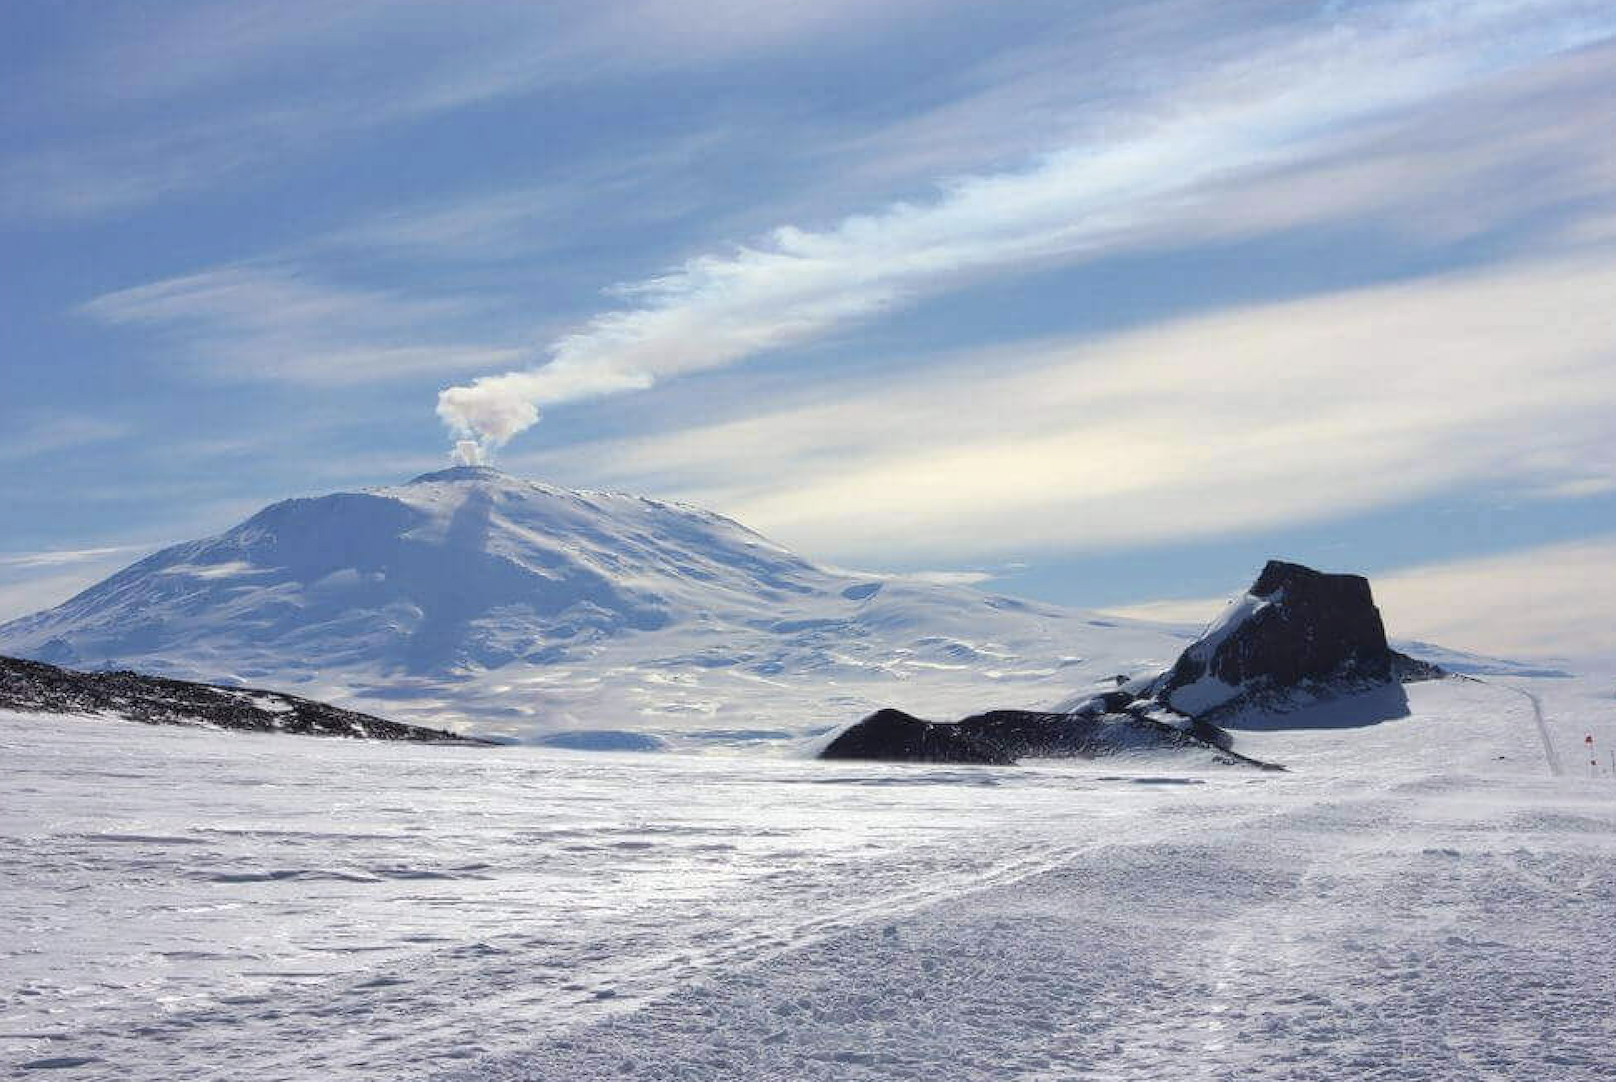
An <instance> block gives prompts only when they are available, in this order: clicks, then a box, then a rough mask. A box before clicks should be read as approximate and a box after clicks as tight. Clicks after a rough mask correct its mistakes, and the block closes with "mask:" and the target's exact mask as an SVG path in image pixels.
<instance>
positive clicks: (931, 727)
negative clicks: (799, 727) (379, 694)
mask: <svg viewBox="0 0 1616 1082" xmlns="http://www.w3.org/2000/svg"><path fill="white" fill-rule="evenodd" d="M819 757H820V758H821V759H873V760H877V761H881V762H904V763H985V764H989V765H997V766H1009V765H1010V764H1011V763H1013V762H1014V761H1015V760H1014V758H1013V757H1012V756H1010V755H1007V754H1005V753H1004V752H1003V751H1002V750H1000V749H998V748H995V747H993V746H992V745H990V744H987V743H984V742H982V741H980V740H978V739H977V738H976V737H974V736H973V735H972V734H970V733H969V732H967V731H965V730H964V729H962V728H961V727H960V726H959V725H957V724H949V723H942V722H935V721H924V720H922V719H920V718H917V717H915V716H914V715H912V714H905V713H904V712H903V711H902V710H893V709H890V708H889V709H886V710H877V711H876V712H875V713H873V714H871V715H870V716H869V717H867V718H865V719H864V720H863V721H860V722H859V723H858V724H856V725H854V726H853V727H852V728H850V729H848V730H846V731H845V732H843V733H842V734H841V735H840V736H838V737H837V738H836V739H835V740H832V741H831V742H830V743H829V744H828V745H827V746H826V747H825V750H824V751H822V752H820V753H819Z"/></svg>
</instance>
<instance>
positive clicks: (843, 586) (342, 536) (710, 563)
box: [0, 467, 1184, 742]
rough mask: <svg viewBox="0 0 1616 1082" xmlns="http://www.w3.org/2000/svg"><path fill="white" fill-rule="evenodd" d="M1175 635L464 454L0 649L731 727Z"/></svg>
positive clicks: (1155, 662) (212, 554) (476, 712)
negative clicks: (851, 557) (806, 555)
mask: <svg viewBox="0 0 1616 1082" xmlns="http://www.w3.org/2000/svg"><path fill="white" fill-rule="evenodd" d="M1183 643H1184V633H1183V632H1182V631H1180V630H1177V629H1170V628H1163V627H1160V626H1156V625H1151V624H1145V623H1134V622H1129V621H1123V620H1118V619H1115V618H1105V617H1097V616H1094V615H1092V614H1086V613H1081V612H1074V611H1072V610H1066V609H1060V608H1057V607H1054V606H1049V605H1040V604H1033V603H1029V602H1024V601H1018V600H1014V599H1011V598H1004V597H995V596H990V595H987V594H984V593H982V592H980V591H977V590H974V589H970V588H968V587H962V586H952V585H938V584H934V583H930V582H923V581H917V580H906V579H901V578H890V577H879V576H866V575H858V574H855V573H850V572H843V571H837V570H832V569H827V568H824V567H820V566H817V565H815V564H813V563H810V562H809V561H807V560H804V559H802V558H800V557H798V556H796V555H793V554H792V553H790V552H788V551H787V550H785V549H784V548H782V547H780V546H779V545H776V544H773V543H772V542H770V541H768V540H767V539H765V538H763V537H761V536H759V535H757V534H755V533H753V532H751V531H750V530H747V529H745V528H744V527H742V526H740V525H739V524H737V523H735V522H733V521H731V520H729V519H726V518H723V517H722V516H719V515H715V514H712V513H710V512H706V511H702V510H699V509H697V508H693V507H689V506H684V505H680V504H673V503H664V502H658V501H655V500H648V499H643V498H639V497H634V496H625V495H619V494H609V493H596V492H573V491H569V490H566V489H561V488H556V487H552V486H548V485H543V484H538V483H534V482H530V481H524V480H519V479H516V478H513V477H510V476H507V475H505V474H502V473H500V472H498V471H495V470H491V469H487V468H484V467H457V468H454V469H449V470H443V471H440V472H437V473H432V474H427V475H425V476H422V477H419V478H416V479H415V480H414V481H411V482H409V483H408V484H404V485H400V486H396V487H391V488H382V489H375V490H371V491H366V492H344V493H335V494H331V495H327V496H320V497H315V498H311V499H294V500H287V501H284V502H282V503H277V504H275V505H273V506H271V507H268V508H265V509H264V510H263V511H261V512H259V513H258V514H256V515H254V516H253V517H252V518H250V519H248V520H247V521H246V522H243V523H241V524H240V525H239V526H236V527H234V528H233V529H231V530H228V531H226V532H225V533H222V534H220V535H218V536H216V537H211V538H206V539H203V540H200V541H192V542H187V543H184V544H180V545H175V546H173V547H171V548H168V549H165V550H163V551H161V552H158V553H156V554H154V555H152V556H150V557H148V558H146V559H144V560H141V561H140V562H138V563H136V564H134V565H132V566H130V567H128V568H126V569H125V570H123V571H121V572H119V573H117V574H116V575H113V576H112V577H111V578H108V579H106V580H105V581H103V582H101V583H99V584H97V585H95V586H93V587H91V588H90V589H88V590H86V591H84V592H83V593H81V594H79V595H78V596H76V597H74V598H72V599H70V600H68V601H67V602H65V603H64V604H62V605H60V606H58V607H56V608H54V609H50V610H48V611H45V612H41V613H38V614H35V615H33V616H28V617H25V618H23V619H20V620H17V621H13V622H12V623H9V624H6V625H4V626H3V627H0V653H6V654H13V655H16V656H21V657H29V658H35V659H38V660H42V661H48V662H52V663H56V664H64V665H71V666H74V667H78V668H109V667H113V668H123V667H127V668H133V669H137V670H139V671H142V672H152V673H160V674H164V675H169V676H176V677H180V678H185V679H193V680H203V681H209V682H216V683H217V682H240V683H249V684H255V685H263V686H270V687H277V688H285V689H287V690H292V689H296V690H297V691H298V692H299V693H300V694H306V695H308V696H310V697H312V698H318V699H324V700H328V701H334V702H337V703H340V704H342V705H344V706H348V707H351V708H356V709H365V710H370V711H374V712H376V713H379V714H382V715H384V716H386V717H392V718H398V719H400V720H403V721H409V722H415V723H421V724H430V725H447V726H450V727H452V728H457V729H462V730H471V731H476V732H480V733H486V734H502V733H503V734H510V735H516V736H523V737H538V736H541V735H543V734H547V733H548V734H554V733H556V732H558V731H566V730H575V729H588V730H632V731H637V732H650V733H654V734H658V735H662V736H672V737H675V738H678V737H686V738H696V737H700V738H703V739H707V740H711V741H717V742H732V741H739V740H746V739H751V738H758V737H771V736H772V737H781V738H783V737H788V736H795V735H799V734H802V733H805V732H809V731H812V730H814V729H816V728H822V727H824V726H827V725H834V724H845V723H847V722H848V721H849V720H851V719H854V718H857V717H860V716H862V715H864V714H866V713H868V712H869V711H870V710H872V709H874V708H876V707H879V706H885V705H896V706H900V707H902V708H904V709H906V710H913V711H917V712H921V713H925V712H933V713H945V714H957V713H959V712H962V711H969V710H976V709H986V708H989V707H998V706H1026V707H1041V706H1045V705H1048V704H1049V703H1051V702H1053V701H1055V700H1057V699H1059V698H1062V697H1064V696H1067V695H1069V694H1070V693H1071V692H1072V691H1073V689H1076V688H1083V687H1087V686H1090V685H1091V684H1095V683H1096V682H1098V681H1100V680H1103V679H1104V678H1106V677H1109V676H1111V675H1112V674H1114V673H1118V672H1130V673H1132V672H1139V671H1142V670H1151V669H1154V670H1159V669H1161V668H1162V667H1163V666H1165V665H1166V664H1167V663H1168V662H1170V661H1171V660H1172V658H1173V657H1174V656H1176V655H1177V654H1178V652H1179V650H1180V649H1181V648H1182V646H1183Z"/></svg>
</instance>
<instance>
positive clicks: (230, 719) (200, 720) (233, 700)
mask: <svg viewBox="0 0 1616 1082" xmlns="http://www.w3.org/2000/svg"><path fill="white" fill-rule="evenodd" d="M0 709H3V710H17V711H22V712H25V713H35V714H99V715H106V716H110V717H118V718H125V719H127V720H129V721H141V722H146V723H147V724H150V725H207V726H213V727H216V728H220V729H237V730H243V731H248V732H263V733H293V734H297V735H303V736H346V737H358V738H364V739H369V740H410V741H420V742H428V743H440V744H486V743H487V741H483V740H476V739H473V738H470V737H464V736H458V735H456V734H455V733H451V732H447V731H444V730H440V729H426V728H422V727H421V726H418V725H405V724H402V723H401V722H397V721H388V720H387V719H386V718H378V717H374V716H372V715H370V714H360V713H357V712H356V711H353V710H343V709H341V708H339V707H335V706H332V705H330V704H329V703H322V702H316V701H314V700H313V699H303V698H299V697H298V696H296V695H286V694H283V693H282V692H278V691H264V690H261V689H258V688H236V687H223V686H220V685H216V684H196V683H192V682H190V681H188V680H170V679H167V678H166V677H160V676H142V675H140V674H139V673H133V672H94V673H91V672H76V671H74V670H72V669H59V668H57V667H56V666H55V665H46V664H44V663H43V662H39V661H24V660H21V659H20V658H10V657H0Z"/></svg>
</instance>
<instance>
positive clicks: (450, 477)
mask: <svg viewBox="0 0 1616 1082" xmlns="http://www.w3.org/2000/svg"><path fill="white" fill-rule="evenodd" d="M510 479H511V475H510V474H508V473H505V472H504V471H502V470H496V469H494V467H492V466H450V467H449V468H448V469H446V470H433V471H432V472H431V473H423V474H421V476H419V477H412V478H410V480H409V482H408V483H409V484H412V485H423V484H426V483H428V482H431V481H508V480H510Z"/></svg>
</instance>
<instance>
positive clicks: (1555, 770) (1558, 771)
mask: <svg viewBox="0 0 1616 1082" xmlns="http://www.w3.org/2000/svg"><path fill="white" fill-rule="evenodd" d="M1498 686H1499V687H1506V688H1509V690H1510V691H1513V692H1515V693H1516V694H1517V695H1524V696H1526V701H1527V702H1529V703H1531V704H1532V720H1533V721H1534V722H1536V723H1537V735H1538V736H1539V737H1541V738H1542V739H1543V758H1544V759H1546V760H1548V764H1549V773H1550V774H1553V775H1554V776H1555V777H1557V778H1558V777H1561V776H1562V775H1564V774H1565V768H1564V767H1563V766H1561V765H1560V754H1559V752H1557V751H1555V750H1554V738H1553V737H1551V736H1550V735H1549V723H1548V721H1547V720H1546V719H1545V718H1544V717H1543V700H1541V699H1539V698H1538V697H1537V695H1535V694H1534V693H1532V692H1530V691H1527V690H1526V689H1525V688H1517V687H1510V685H1508V684H1500V685H1498Z"/></svg>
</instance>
